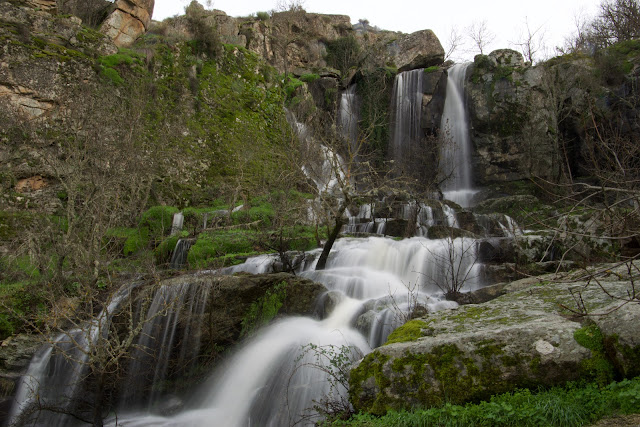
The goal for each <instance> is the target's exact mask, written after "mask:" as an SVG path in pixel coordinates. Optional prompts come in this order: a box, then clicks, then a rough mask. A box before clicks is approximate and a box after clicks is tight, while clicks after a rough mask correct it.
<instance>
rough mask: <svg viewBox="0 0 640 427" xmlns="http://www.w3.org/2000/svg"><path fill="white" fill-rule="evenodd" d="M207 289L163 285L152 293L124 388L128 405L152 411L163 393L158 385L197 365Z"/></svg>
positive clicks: (203, 286) (207, 294)
mask: <svg viewBox="0 0 640 427" xmlns="http://www.w3.org/2000/svg"><path fill="white" fill-rule="evenodd" d="M210 290H211V286H210V285H209V284H202V283H198V282H195V283H180V284H170V285H165V286H162V287H161V288H160V289H158V290H157V291H156V292H155V294H154V296H153V300H152V302H151V304H150V306H149V310H148V312H147V316H146V318H145V319H144V326H143V328H142V332H141V333H140V335H139V336H138V339H137V342H136V344H135V346H134V350H133V352H132V358H131V363H130V365H129V371H128V372H129V375H128V377H127V380H126V383H125V387H124V388H123V390H124V393H123V396H122V401H123V402H125V403H126V405H127V406H129V407H131V406H134V405H144V406H147V407H148V408H150V409H151V408H153V406H154V404H156V403H157V401H158V398H159V397H160V396H162V393H161V392H163V390H159V389H158V386H159V385H161V384H163V383H165V382H166V380H168V379H170V377H171V376H173V377H175V376H176V374H177V373H182V374H184V373H188V372H189V370H190V368H192V367H193V366H195V365H196V362H197V356H198V354H199V353H200V337H201V331H200V329H201V326H202V315H203V313H204V311H205V308H206V304H207V301H208V298H209V293H210ZM177 343H179V345H177ZM170 365H171V370H170V369H169V368H170Z"/></svg>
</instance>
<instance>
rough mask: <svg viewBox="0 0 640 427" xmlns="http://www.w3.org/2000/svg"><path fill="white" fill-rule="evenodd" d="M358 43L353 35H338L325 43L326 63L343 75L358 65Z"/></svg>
mask: <svg viewBox="0 0 640 427" xmlns="http://www.w3.org/2000/svg"><path fill="white" fill-rule="evenodd" d="M360 50H361V48H360V44H359V43H358V41H357V40H356V38H355V37H353V36H347V37H340V38H339V39H336V40H333V41H330V42H328V43H327V57H326V60H327V64H329V66H330V67H333V68H335V69H337V70H338V71H340V72H341V73H342V75H343V76H346V74H347V72H348V71H349V70H350V69H351V68H353V67H356V66H358V65H359V62H360V59H361V58H360Z"/></svg>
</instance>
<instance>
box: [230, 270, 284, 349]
mask: <svg viewBox="0 0 640 427" xmlns="http://www.w3.org/2000/svg"><path fill="white" fill-rule="evenodd" d="M287 286H288V284H287V282H280V283H278V284H277V285H275V286H274V287H273V288H271V289H269V290H268V291H267V292H266V293H265V294H264V296H263V297H262V298H260V299H259V300H258V301H256V302H254V303H253V304H251V307H250V308H249V311H248V312H247V314H246V316H245V317H244V319H242V331H241V332H240V336H241V337H244V336H247V335H251V334H252V333H253V332H254V331H255V330H256V329H258V328H260V327H261V326H264V325H266V324H267V323H269V322H271V320H273V318H274V317H276V315H277V314H278V312H279V311H280V308H281V307H282V304H284V300H285V298H286V297H287Z"/></svg>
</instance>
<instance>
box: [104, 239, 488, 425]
mask: <svg viewBox="0 0 640 427" xmlns="http://www.w3.org/2000/svg"><path fill="white" fill-rule="evenodd" d="M451 245H453V246H451ZM452 249H453V252H452ZM451 253H455V254H458V255H457V256H458V258H457V259H456V260H452V262H460V263H461V265H462V266H463V272H464V273H467V272H468V271H469V270H471V271H470V273H471V274H469V279H468V282H467V283H465V288H466V290H471V289H475V288H477V287H478V285H479V282H478V279H477V277H478V274H477V271H478V268H479V267H480V266H479V265H478V264H476V263H475V242H474V241H473V240H471V239H456V240H454V241H449V240H428V239H425V238H420V237H415V238H411V239H405V240H403V241H395V240H393V239H389V238H383V237H369V238H365V239H341V240H338V241H337V242H336V243H335V247H334V249H333V251H332V255H331V256H330V258H329V262H328V265H327V269H326V270H324V271H315V270H314V267H315V261H312V262H309V263H308V264H307V265H305V266H304V267H302V269H301V270H302V271H300V273H299V274H300V275H301V276H303V277H307V278H309V279H312V280H314V281H317V282H320V283H323V284H324V285H325V286H326V287H327V288H328V289H329V290H330V291H334V294H335V293H337V294H338V295H341V296H342V297H341V298H340V301H339V303H338V304H337V306H336V307H335V308H334V310H333V312H332V313H331V314H330V315H329V316H328V317H327V318H326V319H323V320H317V319H312V318H306V317H292V318H286V319H282V320H279V321H277V322H276V323H274V324H272V325H270V326H268V327H266V328H264V329H263V330H261V331H259V332H258V333H257V335H256V336H255V338H253V339H251V340H249V342H247V343H246V344H244V345H243V346H242V348H241V349H239V350H238V351H237V353H236V354H235V355H233V356H232V357H231V358H230V359H229V360H228V361H227V362H226V363H224V364H223V365H222V366H220V367H219V368H218V369H217V370H216V371H215V372H214V373H213V374H212V375H211V377H210V378H209V379H208V380H207V381H206V383H205V385H204V386H202V387H200V389H199V390H198V391H197V392H196V393H195V397H194V398H193V399H192V401H191V402H190V403H189V405H188V406H189V408H190V409H187V410H184V411H183V412H181V413H179V414H177V415H174V416H171V417H162V416H158V415H152V414H149V413H130V414H126V413H125V414H122V413H121V414H120V415H119V417H118V425H122V426H210V425H221V426H251V425H259V426H283V425H291V424H293V423H295V422H296V421H298V420H299V419H300V418H301V417H302V416H305V415H306V416H313V412H312V411H310V410H309V408H311V407H312V406H313V403H314V401H319V400H320V399H322V397H323V396H324V395H325V394H327V393H328V392H329V386H330V384H329V382H328V381H327V377H326V374H325V372H323V371H322V370H320V369H317V368H315V367H312V366H310V364H311V363H312V359H313V356H314V354H313V352H309V351H307V352H305V351H304V346H305V345H308V344H310V343H312V344H315V345H317V346H335V348H339V347H341V346H350V347H351V349H352V356H353V358H354V359H356V358H358V357H362V355H364V354H366V353H368V352H370V351H371V349H372V346H378V345H380V344H381V343H382V342H384V340H386V336H387V335H388V334H389V333H390V332H391V330H393V329H394V328H395V327H396V326H398V325H399V324H400V319H401V318H402V313H399V312H398V308H402V307H405V308H406V307H408V305H409V303H410V302H411V301H410V300H411V299H412V298H416V299H417V301H418V302H419V304H420V305H422V306H424V307H427V308H428V309H429V310H438V309H442V308H450V307H454V306H455V305H456V304H455V303H453V302H449V301H444V300H442V299H441V296H440V295H441V291H440V289H439V288H438V286H437V284H438V283H444V282H445V281H446V278H445V269H446V267H447V262H449V259H450V258H449V256H450V254H451ZM308 258H313V257H312V255H310V256H309V257H308ZM273 259H274V257H272V256H271V257H268V256H262V257H257V258H255V259H250V260H248V261H247V263H246V264H244V265H241V266H237V267H235V268H234V270H235V271H240V270H243V269H245V270H248V271H250V272H262V271H268V270H269V268H270V264H271V263H272V262H273ZM367 312H368V313H369V314H373V316H370V317H372V318H373V319H372V321H371V322H370V324H369V325H368V327H367V328H366V329H367V330H357V329H356V328H355V327H354V326H355V324H356V322H357V320H358V318H359V317H361V316H363V315H365V317H366V314H367ZM342 392H343V393H344V392H346V390H342ZM158 403H160V405H158V404H156V406H162V404H161V402H158ZM314 419H315V420H317V418H313V417H312V418H310V421H309V422H308V423H307V424H312V421H311V420H314ZM305 424H306V423H302V425H305ZM110 425H115V420H110Z"/></svg>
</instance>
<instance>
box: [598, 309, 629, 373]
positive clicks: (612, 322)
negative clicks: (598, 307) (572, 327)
mask: <svg viewBox="0 0 640 427" xmlns="http://www.w3.org/2000/svg"><path fill="white" fill-rule="evenodd" d="M602 313H606V315H605V316H592V319H593V321H594V322H595V324H596V325H597V326H598V328H599V329H600V331H602V335H603V336H604V344H605V349H606V351H607V354H608V355H609V357H611V359H612V360H613V363H614V365H615V367H616V368H617V370H618V371H619V372H620V374H621V375H623V376H625V377H627V378H632V377H636V376H638V375H640V335H639V334H638V321H639V320H640V300H638V299H636V301H635V302H631V303H625V302H624V301H618V302H615V303H613V304H611V305H610V306H608V307H606V308H605V309H603V310H602Z"/></svg>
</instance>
